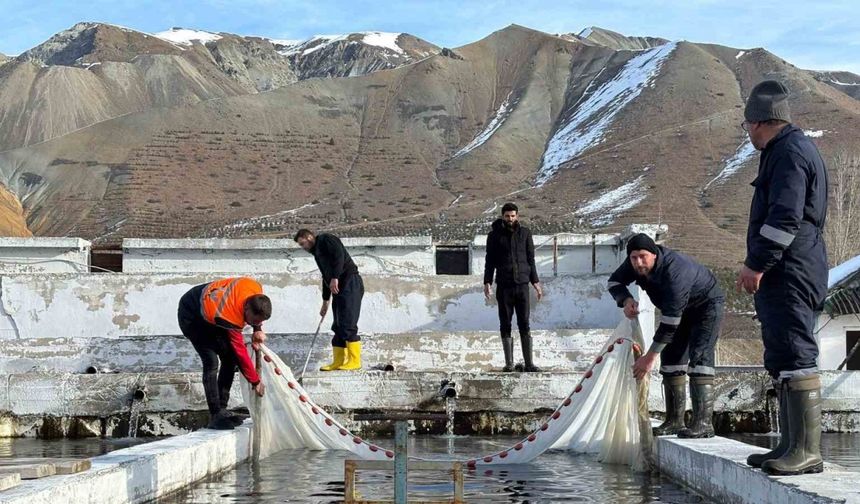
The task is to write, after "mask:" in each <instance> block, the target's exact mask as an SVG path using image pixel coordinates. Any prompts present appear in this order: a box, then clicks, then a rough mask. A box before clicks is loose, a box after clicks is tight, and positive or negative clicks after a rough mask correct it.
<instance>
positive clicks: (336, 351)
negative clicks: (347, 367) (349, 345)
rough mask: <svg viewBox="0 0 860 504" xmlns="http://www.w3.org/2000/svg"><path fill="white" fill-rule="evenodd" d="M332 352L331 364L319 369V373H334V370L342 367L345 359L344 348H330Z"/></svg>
mask: <svg viewBox="0 0 860 504" xmlns="http://www.w3.org/2000/svg"><path fill="white" fill-rule="evenodd" d="M331 351H332V360H331V364H328V365H325V366H323V367H321V368H320V371H334V370H335V369H337V368H339V367H340V366H343V364H344V359H346V348H344V347H339V346H333V347H331Z"/></svg>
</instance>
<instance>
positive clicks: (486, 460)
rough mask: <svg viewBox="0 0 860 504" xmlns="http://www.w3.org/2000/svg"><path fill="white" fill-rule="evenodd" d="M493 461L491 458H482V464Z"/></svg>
mask: <svg viewBox="0 0 860 504" xmlns="http://www.w3.org/2000/svg"><path fill="white" fill-rule="evenodd" d="M492 461H493V457H484V462H487V463H490V462H492Z"/></svg>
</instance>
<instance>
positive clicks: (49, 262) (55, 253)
mask: <svg viewBox="0 0 860 504" xmlns="http://www.w3.org/2000/svg"><path fill="white" fill-rule="evenodd" d="M89 265H90V242H88V241H86V240H82V239H80V238H44V237H39V238H11V237H0V274H13V273H74V272H88V271H89V270H90V268H89Z"/></svg>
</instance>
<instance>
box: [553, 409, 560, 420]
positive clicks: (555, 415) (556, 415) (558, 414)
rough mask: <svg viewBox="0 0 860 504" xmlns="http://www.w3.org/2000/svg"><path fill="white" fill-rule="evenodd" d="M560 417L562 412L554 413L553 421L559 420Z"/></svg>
mask: <svg viewBox="0 0 860 504" xmlns="http://www.w3.org/2000/svg"><path fill="white" fill-rule="evenodd" d="M560 416H561V412H560V411H556V412H555V413H553V414H552V419H553V420H558V417H560Z"/></svg>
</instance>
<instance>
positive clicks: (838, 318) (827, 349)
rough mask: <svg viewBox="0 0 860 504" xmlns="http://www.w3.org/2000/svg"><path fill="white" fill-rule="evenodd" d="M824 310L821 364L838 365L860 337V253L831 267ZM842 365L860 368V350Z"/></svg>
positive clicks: (820, 322)
mask: <svg viewBox="0 0 860 504" xmlns="http://www.w3.org/2000/svg"><path fill="white" fill-rule="evenodd" d="M827 288H828V291H829V292H828V295H827V301H826V302H825V308H824V312H823V313H822V314H821V315H820V316H819V318H818V330H817V337H818V341H819V346H820V350H821V351H820V356H819V360H818V365H819V367H820V368H822V369H837V368H838V367H839V365H840V364H842V362H843V361H844V360H845V357H846V356H847V355H848V352H850V351H851V349H852V348H854V346H855V345H857V344H858V341H860V256H857V257H855V258H853V259H850V260H848V261H846V262H844V263H843V264H840V265H839V266H836V267H834V268H833V269H831V270H830V275H829V278H828V282H827ZM843 369H846V370H860V350H857V351H856V352H855V353H854V355H853V357H851V358H850V359H849V360H848V362H847V363H846V365H845V367H843Z"/></svg>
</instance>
